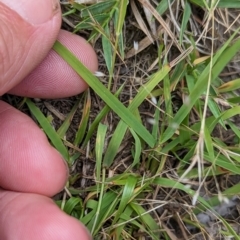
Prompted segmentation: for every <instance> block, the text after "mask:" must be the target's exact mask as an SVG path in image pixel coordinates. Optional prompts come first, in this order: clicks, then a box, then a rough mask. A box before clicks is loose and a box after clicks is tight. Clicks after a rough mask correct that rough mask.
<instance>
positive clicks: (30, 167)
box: [0, 0, 97, 240]
mask: <svg viewBox="0 0 240 240" xmlns="http://www.w3.org/2000/svg"><path fill="white" fill-rule="evenodd" d="M58 2H59V1H58V0H39V1H32V0H11V1H10V0H0V19H1V24H0V63H1V64H0V95H2V94H4V93H6V92H9V93H11V94H17V95H20V96H28V97H42V98H58V97H67V96H72V95H75V94H78V93H80V92H82V91H84V90H85V89H86V88H87V85H86V83H85V82H84V81H83V80H82V79H81V78H79V76H78V75H77V74H76V73H75V72H74V71H73V70H72V69H71V68H70V66H68V64H67V63H65V62H64V61H63V60H62V59H61V58H60V57H59V56H58V55H57V54H56V53H55V52H54V51H53V50H51V47H52V45H53V43H54V42H55V40H56V39H57V38H58V39H59V40H60V41H61V42H62V43H63V44H64V45H65V46H67V47H68V48H69V50H71V51H72V52H74V54H75V55H76V56H77V57H78V58H79V59H80V60H81V61H82V62H83V63H84V64H85V65H86V66H87V67H88V68H89V69H90V70H91V71H96V70H97V58H96V55H95V53H94V51H93V49H92V48H91V47H90V45H88V44H87V43H86V42H85V41H84V40H83V39H82V38H80V37H77V36H75V35H72V34H70V33H67V32H65V31H62V30H60V25H61V11H60V6H59V3H58ZM0 142H1V144H0V187H1V188H0V239H1V240H33V239H34V240H38V239H39V240H45V239H46V240H56V239H58V240H66V239H71V240H78V239H79V240H80V239H81V240H87V239H91V237H90V236H89V234H88V232H87V231H86V229H85V227H84V226H83V225H82V224H81V223H80V222H79V221H77V220H76V219H74V218H72V217H70V216H68V215H66V214H65V213H63V212H62V211H61V210H60V209H59V208H58V207H57V206H56V205H55V203H54V202H53V201H52V200H51V199H50V198H49V197H51V196H53V195H55V194H56V193H58V192H59V191H61V190H62V189H63V187H64V185H65V183H66V181H67V177H68V171H67V167H66V164H65V162H64V161H63V159H62V157H61V155H60V154H59V153H58V152H57V151H56V150H55V149H54V148H53V147H52V146H51V145H50V144H49V142H48V140H47V138H46V136H45V135H44V133H43V132H42V131H41V130H40V129H39V128H38V127H37V126H36V125H35V123H34V122H33V121H32V120H31V119H30V118H29V117H28V116H26V115H24V114H23V113H21V112H19V111H18V110H16V109H14V108H13V107H11V106H10V105H8V104H6V103H4V102H3V101H0Z"/></svg>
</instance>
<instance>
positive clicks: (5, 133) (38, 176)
mask: <svg viewBox="0 0 240 240" xmlns="http://www.w3.org/2000/svg"><path fill="white" fill-rule="evenodd" d="M0 132H1V134H0V142H1V145H0V153H1V154H0V186H1V187H2V188H4V189H8V190H12V191H20V192H32V193H39V194H43V195H46V196H53V195H54V194H56V193H58V192H59V191H61V190H62V189H63V187H64V185H65V183H66V181H67V178H68V171H67V167H66V164H65V163H64V161H63V160H62V157H61V156H60V154H59V153H58V151H57V150H56V149H54V148H53V147H52V146H51V145H50V144H49V142H48V139H47V137H46V136H45V134H44V133H43V131H42V130H40V129H39V127H38V126H37V125H36V124H35V123H34V122H33V121H32V119H30V118H29V117H28V116H26V115H25V114H23V113H21V112H19V111H18V110H16V109H14V108H13V107H11V106H9V105H8V104H6V103H4V102H1V101H0Z"/></svg>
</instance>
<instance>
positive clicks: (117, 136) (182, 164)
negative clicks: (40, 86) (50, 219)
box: [26, 0, 240, 240]
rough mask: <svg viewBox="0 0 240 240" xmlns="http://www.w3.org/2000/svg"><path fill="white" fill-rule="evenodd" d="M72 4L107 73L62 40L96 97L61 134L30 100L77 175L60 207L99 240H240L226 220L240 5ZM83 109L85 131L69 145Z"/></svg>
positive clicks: (233, 183) (167, 1) (167, 0)
mask: <svg viewBox="0 0 240 240" xmlns="http://www.w3.org/2000/svg"><path fill="white" fill-rule="evenodd" d="M62 7H63V21H64V24H65V26H68V28H69V27H70V28H72V31H73V32H75V33H77V34H84V35H85V36H87V37H88V40H89V41H90V42H91V43H92V44H93V46H95V49H96V50H97V52H98V54H99V61H100V69H99V71H100V72H101V73H97V74H96V75H97V76H100V77H96V76H95V75H94V74H92V73H90V72H89V71H88V70H87V69H86V68H85V67H84V66H83V65H82V64H81V63H80V62H79V61H78V60H77V59H76V58H75V56H73V55H72V54H71V53H70V52H69V51H68V50H67V49H66V48H64V47H63V46H62V45H61V44H60V43H58V42H57V43H56V44H55V45H54V47H53V49H54V50H55V51H56V52H57V53H58V54H59V55H61V56H62V57H63V58H64V59H65V60H66V61H67V62H68V63H69V64H70V65H71V66H72V67H73V69H74V70H75V71H76V72H77V73H78V74H79V75H81V76H82V77H83V78H84V79H85V80H86V82H87V83H88V84H89V86H90V87H91V90H88V91H86V92H85V93H84V94H83V95H82V96H81V97H80V98H78V101H77V102H76V103H75V105H74V106H73V107H72V109H71V110H70V111H69V114H68V116H66V118H65V120H63V121H62V124H61V126H59V129H58V130H56V131H54V130H53V129H52V127H51V124H50V123H49V120H48V119H46V117H45V116H44V115H43V113H41V112H40V110H39V109H38V108H37V107H36V106H35V105H34V103H33V102H32V101H31V100H29V99H27V100H26V104H27V106H28V107H29V109H30V111H31V112H32V114H33V115H34V116H35V118H36V119H37V121H38V122H39V124H40V125H41V127H42V128H43V130H44V131H45V132H46V134H47V135H48V137H49V139H50V140H51V142H52V144H53V145H54V146H55V147H56V148H57V149H58V151H59V152H60V153H61V154H62V155H63V156H64V158H65V159H66V161H68V163H69V167H70V168H71V169H72V175H71V176H70V178H69V183H68V185H67V186H66V188H65V191H64V193H63V196H62V198H61V200H58V201H57V203H58V204H59V206H60V207H61V208H62V209H63V210H64V211H65V212H67V213H68V214H70V215H72V216H74V217H76V218H77V219H79V220H80V221H82V222H83V223H84V224H85V225H86V226H87V228H88V229H89V230H90V232H91V233H92V235H93V237H94V239H166V240H167V239H173V240H174V239H240V237H239V232H238V230H237V229H238V228H239V223H238V221H239V220H238V218H237V216H234V213H233V212H231V213H230V214H227V212H226V211H227V210H229V208H228V206H230V205H231V206H235V205H236V204H235V202H236V203H237V199H238V196H239V191H240V190H239V189H240V185H239V183H238V180H237V179H238V175H239V174H240V164H239V161H240V150H239V143H240V141H239V140H240V129H239V114H240V106H239V100H240V97H239V91H238V89H239V87H240V80H239V67H240V65H239V63H238V58H239V57H238V56H239V53H238V52H239V50H240V40H239V29H238V26H239V21H240V18H239V16H240V15H239V14H240V11H239V10H238V9H239V8H240V3H238V2H237V1H225V0H219V1H204V0H189V1H178V0H175V1H174V0H161V1H147V0H138V1H137V0H136V1H133V0H132V1H127V0H105V1H95V2H94V1H85V2H84V1H69V2H67V1H65V2H62ZM96 99H97V100H96ZM96 101H97V103H98V104H99V103H100V105H101V107H100V108H99V109H98V108H96V106H95V105H96V104H94V102H96ZM80 103H81V104H82V105H83V110H82V116H81V119H79V126H78V129H77V130H76V134H75V137H74V139H72V140H68V139H66V134H67V133H68V131H71V128H70V126H71V119H73V117H74V115H75V114H76V112H77V111H78V110H77V108H78V106H79V104H80ZM83 159H87V161H88V162H89V163H86V162H87V161H86V160H83ZM79 162H80V164H82V165H81V169H83V170H82V171H83V173H84V174H82V176H80V172H79V170H78V168H77V167H76V166H77V165H78V164H79ZM87 169H90V170H89V173H88V171H87ZM80 171H81V170H80ZM79 179H80V180H81V184H79ZM83 180H84V183H83ZM219 204H220V205H221V206H225V210H226V211H225V213H223V212H221V211H222V210H221V211H220V208H219ZM222 209H223V208H222ZM236 211H237V210H236ZM230 215H232V216H230ZM204 219H205V220H204Z"/></svg>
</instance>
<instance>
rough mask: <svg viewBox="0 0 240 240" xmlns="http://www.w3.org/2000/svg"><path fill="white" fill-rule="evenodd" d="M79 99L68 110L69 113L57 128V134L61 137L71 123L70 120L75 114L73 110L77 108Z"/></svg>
mask: <svg viewBox="0 0 240 240" xmlns="http://www.w3.org/2000/svg"><path fill="white" fill-rule="evenodd" d="M80 101H81V99H79V100H77V101H76V103H75V104H74V106H73V108H72V110H71V111H70V113H69V114H68V115H67V117H66V119H65V120H64V122H63V124H62V125H61V127H60V128H59V129H58V130H57V133H58V135H59V136H60V137H61V138H64V136H65V134H66V132H67V130H68V129H69V127H70V125H71V121H72V118H73V116H74V114H75V112H76V111H77V109H78V106H79V103H80Z"/></svg>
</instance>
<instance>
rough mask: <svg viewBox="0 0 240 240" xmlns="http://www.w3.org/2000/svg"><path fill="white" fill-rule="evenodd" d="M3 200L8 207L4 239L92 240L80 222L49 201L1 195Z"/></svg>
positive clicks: (0, 234) (2, 221)
mask: <svg viewBox="0 0 240 240" xmlns="http://www.w3.org/2000/svg"><path fill="white" fill-rule="evenodd" d="M0 200H1V206H4V208H3V207H1V206H0V211H1V215H0V239H18V240H32V239H34V240H56V239H57V240H66V239H71V240H80V239H81V240H90V239H91V237H90V235H89V233H88V231H87V230H86V228H85V227H84V226H83V225H82V224H81V223H80V221H78V220H77V219H75V218H73V217H70V216H69V215H67V214H65V213H64V212H62V211H61V210H60V209H59V208H58V207H57V205H56V204H55V203H54V202H53V201H52V200H51V199H49V198H46V197H44V196H40V195H36V194H27V193H13V192H3V191H2V192H1V191H0ZM13 229H14V231H13Z"/></svg>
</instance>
